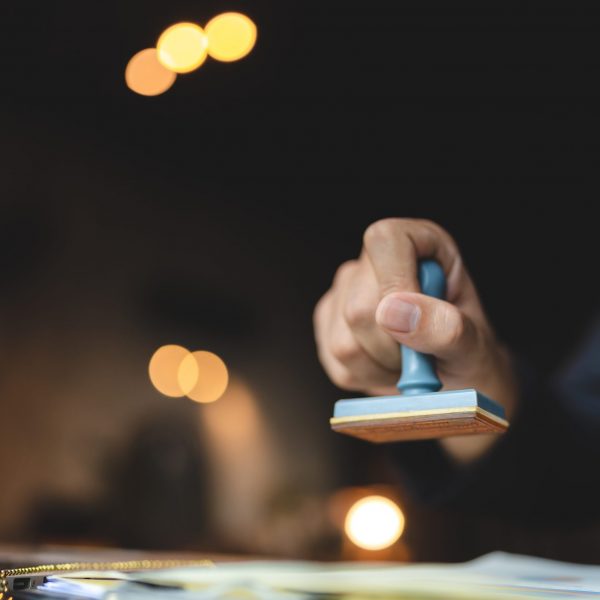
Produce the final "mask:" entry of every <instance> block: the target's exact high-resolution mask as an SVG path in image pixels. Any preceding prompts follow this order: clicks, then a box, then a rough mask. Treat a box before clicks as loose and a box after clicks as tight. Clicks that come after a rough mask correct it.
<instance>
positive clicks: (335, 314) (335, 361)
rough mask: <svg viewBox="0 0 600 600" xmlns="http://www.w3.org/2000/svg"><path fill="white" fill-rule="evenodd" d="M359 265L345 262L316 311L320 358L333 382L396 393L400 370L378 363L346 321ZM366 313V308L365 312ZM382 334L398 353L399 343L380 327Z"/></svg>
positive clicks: (349, 387)
mask: <svg viewBox="0 0 600 600" xmlns="http://www.w3.org/2000/svg"><path fill="white" fill-rule="evenodd" d="M356 266H357V263H356V261H353V264H350V263H345V264H344V265H343V266H342V267H341V268H340V269H339V270H338V273H337V274H336V278H335V280H334V286H333V288H332V290H330V291H329V292H327V294H325V296H323V298H322V299H321V300H320V301H319V303H318V304H317V307H316V309H315V312H314V326H315V335H316V341H317V349H318V353H319V359H320V361H321V363H322V365H323V367H324V368H325V371H326V372H327V374H328V375H329V377H330V378H331V380H332V381H333V382H334V383H335V384H336V385H337V386H339V387H341V388H343V389H348V390H363V391H369V393H388V392H390V391H393V390H394V389H395V388H394V384H395V383H396V381H397V379H398V371H399V369H394V370H391V369H387V368H385V367H384V366H382V365H381V364H380V363H378V362H377V360H375V359H374V358H373V356H371V355H370V354H369V352H368V351H367V350H366V349H365V348H364V347H363V346H362V344H361V342H360V340H359V337H357V336H356V335H355V332H354V331H353V329H352V328H351V327H350V325H349V324H348V323H347V321H346V319H345V312H346V311H345V310H344V309H343V306H344V302H345V298H346V291H347V289H349V286H348V284H349V282H350V281H351V280H352V279H353V278H354V277H355V276H356V274H357V270H356ZM376 306H377V298H375V300H374V302H373V303H372V317H371V318H372V321H373V324H374V322H375V316H374V315H375V308H376ZM361 311H362V309H361ZM377 329H378V335H379V336H381V337H384V338H386V341H387V342H388V343H390V344H391V346H392V348H393V350H394V352H396V353H397V352H398V350H397V345H396V343H395V342H394V341H393V340H392V339H391V338H390V337H389V336H388V335H387V334H385V333H383V332H382V331H381V330H380V329H379V328H378V327H377Z"/></svg>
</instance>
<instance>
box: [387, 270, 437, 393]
mask: <svg viewBox="0 0 600 600" xmlns="http://www.w3.org/2000/svg"><path fill="white" fill-rule="evenodd" d="M418 269H419V285H420V286H421V292H422V293H423V294H426V295H427V296H433V297H434V298H439V299H440V300H443V299H444V298H445V297H446V277H445V275H444V271H443V269H442V267H440V265H439V264H438V263H437V262H435V261H434V260H422V261H421V262H420V263H419V267H418ZM400 350H401V352H402V375H401V376H400V379H399V380H398V383H397V384H396V387H397V388H398V389H399V390H400V392H402V394H403V395H404V396H416V395H417V394H428V393H431V392H437V391H438V390H439V389H440V388H441V387H442V382H441V381H440V380H439V378H438V376H437V375H436V372H435V360H434V358H433V356H430V355H429V354H422V353H421V352H416V351H415V350H413V349H412V348H408V347H406V346H400Z"/></svg>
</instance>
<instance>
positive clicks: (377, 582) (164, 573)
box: [37, 552, 600, 600]
mask: <svg viewBox="0 0 600 600" xmlns="http://www.w3.org/2000/svg"><path fill="white" fill-rule="evenodd" d="M37 593H39V594H46V596H47V597H52V596H53V595H54V596H56V597H58V596H60V597H63V598H68V597H70V596H72V597H80V598H98V599H101V600H141V599H142V597H143V598H146V599H147V600H152V598H157V599H158V598H164V599H165V600H169V599H171V598H172V599H176V598H179V599H180V600H206V599H212V598H244V599H247V600H250V599H257V600H258V599H260V600H262V599H264V600H285V599H286V598H289V599H290V600H291V599H299V598H319V597H324V596H329V597H331V596H330V595H333V597H335V596H345V597H349V598H350V599H354V600H358V599H359V598H395V599H398V600H402V599H407V600H415V599H421V600H427V599H431V600H441V599H462V598H465V599H472V600H487V599H488V598H489V599H490V600H496V599H500V598H504V599H506V598H510V599H513V598H537V599H538V600H539V599H545V598H548V599H550V598H551V599H553V600H559V599H563V598H600V567H598V566H592V565H577V564H570V563H563V562H558V561H552V560H546V559H540V558H533V557H528V556H519V555H511V554H506V553H502V552H495V553H492V554H488V555H486V556H483V557H481V558H478V559H476V560H473V561H470V562H467V563H461V564H398V563H310V562H284V561H281V562H279V561H247V562H232V563H225V564H219V565H215V566H213V567H185V568H178V569H165V570H156V571H141V572H137V573H119V572H112V573H103V572H82V573H69V574H68V575H58V576H51V577H49V578H48V581H47V583H46V584H45V585H44V586H42V587H40V588H38V590H37Z"/></svg>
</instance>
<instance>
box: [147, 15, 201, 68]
mask: <svg viewBox="0 0 600 600" xmlns="http://www.w3.org/2000/svg"><path fill="white" fill-rule="evenodd" d="M207 46H208V39H207V37H206V34H205V33H204V31H203V29H202V27H200V26H199V25H196V23H175V25H171V26H170V27H167V29H165V30H164V31H163V32H162V33H161V35H160V37H159V38H158V42H157V43H156V50H157V56H158V60H159V61H160V63H161V65H163V67H165V68H167V69H169V70H170V71H174V72H175V73H189V72H191V71H193V70H194V69H197V68H198V67H199V66H200V65H201V64H202V63H203V62H204V61H205V60H206V56H207Z"/></svg>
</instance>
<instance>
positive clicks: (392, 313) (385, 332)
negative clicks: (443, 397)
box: [314, 219, 517, 461]
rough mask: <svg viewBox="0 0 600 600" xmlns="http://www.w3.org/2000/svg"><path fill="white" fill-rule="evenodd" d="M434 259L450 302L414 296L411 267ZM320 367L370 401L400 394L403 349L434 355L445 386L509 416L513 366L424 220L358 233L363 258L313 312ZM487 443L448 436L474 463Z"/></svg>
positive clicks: (454, 253) (467, 281)
mask: <svg viewBox="0 0 600 600" xmlns="http://www.w3.org/2000/svg"><path fill="white" fill-rule="evenodd" d="M422 258H431V259H434V260H436V261H437V262H438V263H439V264H440V265H441V266H442V268H443V269H444V272H445V274H446V278H447V299H446V300H438V299H435V298H431V297H429V296H425V295H423V294H421V293H420V292H419V283H418V278H417V264H418V261H419V260H420V259H422ZM314 326H315V337H316V341H317V349H318V353H319V358H320V361H321V363H322V365H323V367H324V368H325V371H326V372H327V374H328V375H329V377H330V378H331V380H332V381H333V382H334V383H335V384H336V385H338V386H339V387H341V388H343V389H347V390H355V391H361V392H366V393H367V394H370V395H386V394H394V393H397V390H396V388H395V383H396V381H397V380H398V377H399V373H400V370H401V360H400V349H399V346H398V344H403V345H406V346H409V347H410V348H413V349H414V350H417V351H419V352H423V353H426V354H432V355H433V356H435V357H436V364H437V373H438V376H439V378H440V380H441V381H442V383H443V389H463V388H467V387H474V388H476V389H477V390H478V391H480V392H482V393H483V394H485V395H486V396H489V397H490V398H492V399H494V400H496V401H497V402H500V403H501V404H503V405H504V408H505V410H506V412H507V416H508V417H509V418H510V417H511V415H512V414H513V412H514V409H515V405H516V401H517V386H516V383H515V377H514V372H513V368H512V365H511V359H510V355H509V353H508V351H507V350H506V348H505V347H504V346H503V345H502V344H500V343H499V342H498V340H497V339H496V336H495V334H494V332H493V330H492V327H491V325H490V323H489V321H488V319H487V317H486V315H485V313H484V311H483V308H482V306H481V303H480V301H479V297H478V295H477V291H476V289H475V286H474V284H473V281H472V280H471V277H470V276H469V274H468V272H467V271H466V269H465V267H464V265H463V261H462V258H461V255H460V252H459V250H458V247H457V245H456V242H455V241H454V240H453V239H452V237H451V236H450V234H448V232H446V231H445V230H444V229H443V228H442V227H440V226H439V225H437V224H435V223H433V222H431V221H426V220H420V219H383V220H381V221H377V222H375V223H373V224H372V225H370V226H369V227H368V228H367V230H366V231H365V234H364V239H363V248H362V251H361V254H360V257H359V258H358V259H356V260H350V261H348V262H346V263H344V264H342V265H341V266H340V268H339V269H338V271H337V273H336V275H335V278H334V281H333V284H332V287H331V288H330V289H329V290H328V291H327V293H326V294H325V295H324V296H323V297H322V298H321V300H320V301H319V303H318V304H317V306H316V308H315V312H314ZM493 439H494V437H493V436H469V437H466V436H460V437H457V438H446V439H445V440H444V441H443V444H444V446H445V447H446V449H448V450H449V451H450V453H451V454H452V455H453V456H454V457H455V458H457V459H458V460H461V461H466V460H470V459H472V458H475V457H476V456H478V455H479V454H480V453H481V452H483V450H484V449H485V448H487V447H488V446H489V445H490V444H491V442H492V440H493Z"/></svg>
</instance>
